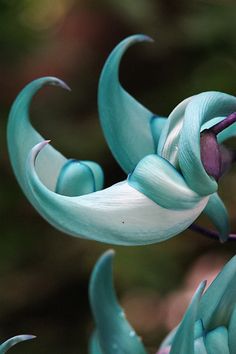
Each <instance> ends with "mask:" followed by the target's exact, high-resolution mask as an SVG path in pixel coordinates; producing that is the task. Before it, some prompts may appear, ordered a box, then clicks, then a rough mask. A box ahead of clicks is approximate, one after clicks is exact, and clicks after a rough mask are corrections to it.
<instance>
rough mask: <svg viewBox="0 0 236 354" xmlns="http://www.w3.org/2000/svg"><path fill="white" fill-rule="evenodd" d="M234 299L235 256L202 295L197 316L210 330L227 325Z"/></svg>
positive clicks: (235, 283) (235, 279)
mask: <svg viewBox="0 0 236 354" xmlns="http://www.w3.org/2000/svg"><path fill="white" fill-rule="evenodd" d="M235 299H236V256H234V257H233V258H232V259H231V260H230V261H229V262H228V263H227V264H226V265H225V266H224V268H223V269H222V271H221V272H220V273H219V274H218V276H217V277H216V279H215V280H214V281H213V283H212V284H211V285H210V286H209V288H208V289H207V290H206V292H205V294H204V295H203V297H202V299H201V301H200V306H199V311H198V315H197V318H199V319H202V321H203V325H204V328H206V330H207V331H210V330H212V329H214V328H216V327H218V326H226V327H227V326H228V324H229V321H230V317H231V314H232V312H233V310H234V307H235Z"/></svg>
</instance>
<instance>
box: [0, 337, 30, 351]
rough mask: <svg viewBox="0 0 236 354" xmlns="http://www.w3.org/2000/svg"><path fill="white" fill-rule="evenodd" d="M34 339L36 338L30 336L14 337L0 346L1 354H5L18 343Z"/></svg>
mask: <svg viewBox="0 0 236 354" xmlns="http://www.w3.org/2000/svg"><path fill="white" fill-rule="evenodd" d="M34 338H35V336H32V335H29V334H22V335H20V336H15V337H12V338H10V339H8V340H6V341H5V342H4V343H2V344H1V345H0V354H5V353H6V352H7V351H8V350H9V349H10V348H11V347H13V346H14V345H16V344H17V343H20V342H23V341H25V340H29V339H34Z"/></svg>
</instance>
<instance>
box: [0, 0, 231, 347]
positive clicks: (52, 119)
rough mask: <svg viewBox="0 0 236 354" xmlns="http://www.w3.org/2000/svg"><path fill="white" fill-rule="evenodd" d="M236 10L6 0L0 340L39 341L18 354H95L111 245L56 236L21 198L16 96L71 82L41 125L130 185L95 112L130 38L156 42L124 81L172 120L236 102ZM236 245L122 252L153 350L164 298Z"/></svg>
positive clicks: (0, 71)
mask: <svg viewBox="0 0 236 354" xmlns="http://www.w3.org/2000/svg"><path fill="white" fill-rule="evenodd" d="M235 13H236V3H235V1H234V0H231V1H230V0H228V1H226V0H221V1H220V0H214V1H213V0H212V1H210V0H208V1H207V0H206V1H203V0H202V1H200V0H199V1H187V0H181V1H176V0H172V1H170V0H158V1H156V0H126V1H116V0H101V1H99V0H94V1H92V0H91V1H85V0H84V1H79V0H77V1H76V0H57V1H56V0H54V1H51V0H41V1H38V0H21V1H18V0H0V87H1V89H0V90H1V94H0V171H1V172H0V185H1V190H0V212H1V216H0V222H1V238H0V279H1V281H0V334H1V338H2V340H3V339H5V338H7V337H9V336H12V335H15V334H20V333H32V334H36V335H37V336H38V338H37V340H35V341H34V342H31V343H25V344H20V345H19V346H17V347H15V348H13V349H12V351H11V352H12V353H14V352H15V353H19V354H21V353H35V354H37V353H43V354H49V353H50V354H52V353H55V354H56V353H57V354H58V353H59V354H66V353H70V354H75V353H86V352H87V341H88V338H89V334H90V333H91V331H92V326H93V324H92V318H91V313H90V310H89V307H88V300H87V286H88V277H89V274H90V272H91V269H92V266H93V265H94V263H95V261H96V259H97V258H98V256H99V255H100V254H101V253H102V252H103V251H104V250H106V249H107V248H109V245H103V244H99V243H96V242H92V241H86V240H82V239H76V238H72V237H69V236H66V235H64V234H62V233H60V232H59V231H57V230H54V229H53V228H52V227H51V226H49V225H48V224H47V223H46V222H45V221H44V220H43V219H42V218H41V217H40V216H39V215H38V214H37V213H36V212H35V211H34V210H33V208H32V207H31V205H30V204H29V203H28V202H27V200H26V199H25V197H24V196H23V194H22V192H21V191H20V189H19V187H18V185H17V184H16V181H15V179H14V176H13V173H12V170H11V167H10V164H9V160H8V155H7V148H6V138H5V129H6V122H7V115H8V112H9V108H10V105H11V103H12V101H13V100H14V98H15V96H16V94H17V92H19V90H20V89H21V88H22V87H23V86H24V85H25V84H26V83H27V82H29V81H31V80H32V79H35V78H37V77H40V76H47V75H53V76H58V77H60V78H61V79H63V80H65V81H66V82H67V83H68V84H69V85H70V87H71V88H72V92H71V93H67V92H64V91H61V90H60V89H58V88H45V89H44V90H43V92H41V93H40V94H39V95H38V96H37V97H36V98H35V99H34V101H33V106H32V112H31V117H32V121H33V124H34V126H35V127H37V129H38V130H39V131H40V132H41V133H42V134H43V136H44V137H45V138H47V139H51V140H52V144H53V145H54V146H55V147H56V148H58V150H60V151H61V152H63V153H64V154H65V156H68V157H74V158H78V159H86V160H87V159H91V160H94V161H97V162H99V163H100V164H101V165H102V166H103V168H104V170H105V176H106V186H109V185H111V184H112V183H114V182H116V181H119V180H121V179H123V178H125V176H124V175H123V172H122V171H121V170H120V168H119V167H118V165H117V164H116V162H115V161H114V159H113V158H112V155H111V153H110V152H109V150H108V148H107V145H106V142H105V140H104V138H103V135H102V131H101V128H100V126H99V122H98V113H97V103H96V100H97V97H96V96H97V83H98V79H99V73H100V71H101V69H102V66H103V63H104V61H105V59H106V58H107V56H108V54H109V52H110V51H111V49H112V48H113V47H114V46H115V45H116V44H117V43H118V42H119V41H120V40H121V39H123V38H124V37H126V36H128V35H131V34H135V33H145V34H147V35H150V36H152V37H153V38H154V40H155V42H154V43H153V44H137V45H136V46H135V47H133V48H131V49H130V50H129V51H128V52H127V55H126V56H125V57H124V60H123V62H122V66H121V73H120V77H121V81H122V83H123V85H124V86H125V87H126V89H127V90H128V91H129V92H130V93H132V95H134V96H135V97H136V98H137V99H139V100H140V101H141V102H142V103H143V104H144V105H146V106H148V107H149V108H150V109H151V110H152V111H154V112H155V113H158V114H160V115H166V116H167V115H168V114H169V113H170V112H171V110H172V109H173V108H174V107H175V106H176V105H177V104H178V103H179V102H180V101H181V100H183V99H184V98H186V97H188V96H191V95H193V94H196V93H199V92H202V91H206V90H218V91H223V92H227V93H230V94H233V95H235V93H236V92H235V90H236V89H235V88H236V85H235V81H236V80H235V78H236V60H235V59H236V30H235ZM232 144H234V145H235V143H234V141H232ZM234 177H235V171H232V172H231V173H230V174H228V175H227V177H225V178H224V180H223V181H222V183H221V188H220V191H221V195H223V196H224V200H225V202H226V205H227V207H228V208H229V211H230V215H231V222H232V229H233V228H235V229H236V223H235V205H236V196H235V186H234V185H235V183H234ZM202 222H206V221H205V220H202ZM235 248H236V244H234V243H228V244H225V245H221V244H219V243H218V242H214V241H211V240H208V239H206V238H204V237H203V236H201V235H197V234H194V233H192V232H185V233H184V234H183V235H182V236H181V237H175V238H173V239H172V240H170V241H167V242H165V243H162V244H157V245H151V246H145V247H127V248H125V247H115V249H116V251H117V255H116V259H115V280H116V288H117V291H118V293H119V296H120V299H121V302H122V303H123V304H124V305H125V306H126V308H125V309H126V312H127V315H128V317H130V319H132V321H133V324H134V326H136V329H137V330H138V331H139V333H140V334H141V335H142V336H143V339H144V342H145V345H146V346H147V348H148V350H149V351H150V352H155V350H156V349H157V347H158V343H159V342H160V340H161V338H162V337H163V336H164V334H165V333H166V331H167V330H168V329H167V325H166V323H165V320H166V318H165V317H166V316H165V311H166V310H165V308H166V306H167V303H166V300H165V299H167V298H169V297H170V294H172V293H173V291H175V290H176V289H180V288H181V287H183V284H185V283H186V281H185V280H184V278H185V276H186V275H187V274H189V271H190V269H191V267H192V265H193V264H194V262H195V261H196V260H197V259H199V257H200V256H201V255H205V258H204V259H205V263H206V264H207V261H206V260H207V259H209V262H208V263H210V264H209V266H212V267H213V266H214V264H212V262H213V261H212V259H213V260H216V259H218V258H219V259H221V258H222V259H228V258H229V257H230V256H231V255H232V254H234V253H235ZM211 257H213V258H211ZM205 263H204V264H205ZM203 268H204V267H203ZM206 268H207V267H206ZM204 272H205V273H206V269H205V268H204V269H203V273H204ZM205 273H204V274H205ZM204 276H205V275H204ZM206 276H207V273H206ZM196 285H197V284H195V285H194V286H196ZM194 286H193V289H194ZM193 289H192V291H193ZM137 294H138V295H137ZM173 298H174V297H173ZM127 299H128V300H127ZM155 299H156V300H155ZM173 301H174V300H173ZM127 304H130V306H128V305H127ZM150 304H153V306H151V305H150ZM135 306H136V307H135ZM184 307H185V305H184ZM135 309H136V310H135ZM163 309H164V310H163ZM162 311H163V312H162ZM158 316H159V319H158V320H156V321H153V317H158ZM173 316H174V314H173Z"/></svg>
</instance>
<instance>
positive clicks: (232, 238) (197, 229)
mask: <svg viewBox="0 0 236 354" xmlns="http://www.w3.org/2000/svg"><path fill="white" fill-rule="evenodd" d="M189 229H190V230H192V231H194V232H198V233H200V234H202V235H204V236H207V237H209V238H211V239H214V240H219V234H218V232H216V231H214V230H211V229H207V228H206V227H203V226H200V225H197V224H192V225H190V226H189ZM228 241H236V234H230V235H229V238H228Z"/></svg>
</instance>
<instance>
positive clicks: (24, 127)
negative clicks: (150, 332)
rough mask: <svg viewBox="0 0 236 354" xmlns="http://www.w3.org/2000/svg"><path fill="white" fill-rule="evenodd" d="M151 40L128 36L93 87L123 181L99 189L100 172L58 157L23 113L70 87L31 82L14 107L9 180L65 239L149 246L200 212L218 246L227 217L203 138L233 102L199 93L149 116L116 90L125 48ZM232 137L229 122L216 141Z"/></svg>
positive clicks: (215, 94) (231, 109)
mask: <svg viewBox="0 0 236 354" xmlns="http://www.w3.org/2000/svg"><path fill="white" fill-rule="evenodd" d="M149 40H150V38H148V37H146V36H143V35H135V36H131V37H128V38H127V39H125V40H124V41H122V42H121V43H120V44H119V45H118V46H117V47H116V48H115V49H114V50H113V52H112V53H111V55H110V56H109V58H108V60H107V62H106V63H105V66H104V68H103V71H102V74H101V78H100V82H99V89H98V107H99V116H100V121H101V126H102V128H103V131H104V135H105V138H106V140H107V142H108V145H109V147H110V149H111V151H112V153H113V155H114V157H115V158H116V160H117V161H118V163H119V164H120V166H121V167H122V168H123V170H124V171H125V172H126V173H127V175H128V178H127V180H125V181H123V182H120V183H117V184H115V185H113V186H111V187H110V188H106V189H102V188H103V172H102V169H101V167H100V166H99V165H97V164H96V163H94V162H91V161H76V160H74V159H67V158H65V157H64V156H63V155H61V154H60V153H59V152H58V151H56V150H55V149H54V148H53V147H52V146H51V145H49V144H48V143H47V142H45V141H44V139H43V138H42V137H41V136H40V134H39V133H38V132H37V131H36V130H35V129H34V128H33V127H32V125H31V124H30V122H29V106H30V103H31V100H32V98H33V96H34V95H35V94H36V93H37V91H38V90H39V89H41V88H42V87H43V86H45V85H56V86H60V87H62V88H65V89H68V86H67V85H66V84H65V83H64V82H62V81H61V80H59V79H57V78H53V77H44V78H41V79H37V80H35V81H33V82H31V83H30V84H28V85H27V86H26V87H25V88H24V89H23V90H22V92H21V93H20V94H19V95H18V97H17V98H16V100H15V102H14V104H13V106H12V109H11V112H10V116H9V123H8V132H7V135H8V148H9V154H10V159H11V163H12V166H13V169H14V172H15V175H16V178H17V180H18V182H19V184H20V185H21V188H22V189H23V191H24V193H25V194H26V196H27V197H28V199H29V200H30V202H31V203H32V204H33V205H34V207H35V208H36V209H37V210H38V212H39V213H40V214H41V215H42V216H43V217H44V218H45V219H46V220H47V221H48V222H49V223H50V224H52V225H53V226H55V227H56V228H58V229H59V230H61V231H63V232H66V233H68V234H70V235H74V236H81V237H84V238H89V239H94V240H98V241H102V242H107V243H111V244H123V245H141V244H148V243H155V242H159V241H163V240H166V239H168V238H170V237H172V236H174V235H177V234H179V233H180V232H182V231H184V230H185V229H186V228H187V227H189V226H190V225H191V224H192V223H193V222H194V221H195V220H196V218H197V217H198V216H199V215H200V214H201V212H202V211H204V212H205V213H206V214H207V215H208V216H209V218H210V219H211V221H212V222H213V224H214V225H215V227H216V228H217V229H218V232H219V237H220V239H221V240H222V241H224V240H226V239H227V237H228V234H229V220H228V213H227V210H226V208H225V206H224V204H223V202H222V201H221V199H220V197H219V196H218V194H217V188H218V183H217V181H216V179H215V178H214V174H213V175H210V174H209V173H207V171H206V169H205V164H203V162H202V159H201V151H202V154H203V157H204V156H205V157H206V156H207V154H206V150H207V149H206V148H205V149H204V148H203V149H201V139H200V135H201V132H202V131H203V130H204V131H205V130H206V129H209V128H210V127H211V126H213V125H214V124H216V123H218V122H220V121H222V120H224V118H225V117H226V116H228V115H229V114H231V113H232V112H234V111H236V98H235V97H233V96H230V95H227V94H223V93H219V92H205V93H201V94H198V95H195V96H193V97H190V98H188V99H186V100H184V101H183V102H182V103H180V104H179V105H178V106H177V107H176V108H175V109H174V110H173V112H172V113H171V114H170V116H169V117H168V119H166V118H164V117H159V116H157V115H155V114H153V113H152V112H150V111H149V110H148V109H146V108H145V107H143V106H142V105H141V104H140V103H139V102H137V101H136V100H135V99H134V98H133V97H132V96H131V95H130V94H128V93H127V92H126V91H125V90H124V89H123V87H122V86H121V84H120V82H119V78H118V75H119V65H120V61H121V59H122V56H123V54H124V53H125V51H126V49H127V48H128V47H129V46H130V45H132V44H134V43H135V42H140V41H149ZM235 133H236V129H235V125H232V126H230V127H228V128H227V129H225V130H224V131H223V132H222V133H220V134H219V135H218V137H217V138H218V142H219V143H221V142H223V141H224V140H225V139H227V138H229V137H231V136H234V135H235ZM205 140H206V141H208V140H209V139H208V138H207V139H205ZM204 144H205V143H204V142H203V145H204ZM217 144H218V143H216V145H217ZM206 146H207V145H206ZM217 146H218V145H217ZM203 147H204V146H203ZM203 160H204V159H203ZM205 160H207V158H205ZM205 160H204V161H205ZM205 162H206V161H205Z"/></svg>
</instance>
